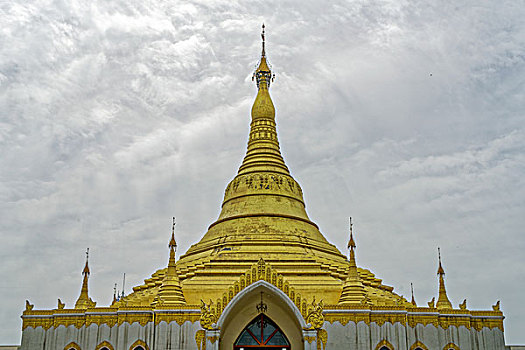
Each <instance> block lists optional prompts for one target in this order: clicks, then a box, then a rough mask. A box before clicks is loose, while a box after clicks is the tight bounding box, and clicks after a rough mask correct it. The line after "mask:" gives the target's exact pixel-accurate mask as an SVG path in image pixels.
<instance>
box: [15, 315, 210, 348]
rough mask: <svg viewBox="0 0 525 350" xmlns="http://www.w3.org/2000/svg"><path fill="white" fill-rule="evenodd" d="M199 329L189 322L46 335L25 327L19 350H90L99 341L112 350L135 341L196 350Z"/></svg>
mask: <svg viewBox="0 0 525 350" xmlns="http://www.w3.org/2000/svg"><path fill="white" fill-rule="evenodd" d="M199 329H201V328H200V325H199V322H194V323H192V322H189V321H186V322H185V323H184V324H182V325H179V324H177V323H176V322H171V323H169V324H167V323H166V322H160V323H159V324H158V325H157V326H156V327H153V323H151V322H150V323H148V324H146V325H145V326H141V325H140V324H138V323H133V324H131V325H130V324H128V323H123V324H122V325H120V326H117V325H115V326H113V327H109V326H107V325H105V324H103V325H100V326H98V325H96V324H91V325H90V326H89V327H81V328H80V329H77V328H75V327H74V326H69V327H67V328H66V327H64V326H59V327H57V328H56V329H55V328H50V329H48V330H47V331H44V329H43V328H42V327H37V328H36V329H33V328H31V327H28V328H26V329H24V331H23V332H22V345H21V347H20V350H62V349H64V347H65V346H66V345H68V344H70V343H71V342H75V343H76V344H78V345H79V346H80V348H81V349H82V350H84V349H86V350H88V349H89V350H94V349H95V348H96V347H97V345H99V344H100V343H102V342H103V341H107V342H109V343H110V344H111V345H112V346H113V348H114V349H115V350H128V349H129V348H130V347H131V345H133V344H134V343H135V342H136V341H137V340H142V341H144V342H146V344H148V346H149V348H150V350H166V349H173V350H175V349H176V350H197V344H196V343H195V333H196V332H197V330H199ZM170 344H171V345H170Z"/></svg>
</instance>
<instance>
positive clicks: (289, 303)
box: [217, 280, 306, 329]
mask: <svg viewBox="0 0 525 350" xmlns="http://www.w3.org/2000/svg"><path fill="white" fill-rule="evenodd" d="M258 287H264V288H266V289H267V290H269V291H270V292H272V294H274V295H276V296H278V297H279V298H280V299H281V300H282V301H284V303H285V304H286V305H287V306H288V307H289V308H290V310H291V311H292V312H293V314H294V316H295V317H296V318H297V321H299V324H300V325H301V328H306V321H305V319H304V317H303V315H302V314H301V311H300V310H299V308H298V307H297V305H295V304H294V303H293V302H292V300H291V299H290V298H289V297H288V295H286V294H285V293H284V292H283V291H282V290H281V289H279V288H277V287H276V286H274V285H273V284H271V283H268V282H266V281H265V280H259V281H257V282H255V283H253V284H251V285H249V286H248V287H246V288H244V289H243V290H241V291H240V292H239V293H238V294H237V295H235V297H233V299H232V300H231V301H230V302H229V303H228V304H227V305H226V308H224V310H223V311H222V313H221V316H220V317H219V320H218V321H217V327H218V328H219V329H221V328H222V326H223V324H224V321H225V320H226V319H227V318H228V315H229V314H230V313H231V312H232V310H233V309H234V308H235V305H236V304H238V303H239V302H240V301H241V300H242V299H243V297H244V296H246V295H248V294H250V293H251V292H252V291H253V290H255V289H257V288H258Z"/></svg>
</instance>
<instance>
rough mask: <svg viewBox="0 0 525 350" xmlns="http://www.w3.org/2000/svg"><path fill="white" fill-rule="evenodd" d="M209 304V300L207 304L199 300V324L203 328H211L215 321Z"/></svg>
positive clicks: (215, 318)
mask: <svg viewBox="0 0 525 350" xmlns="http://www.w3.org/2000/svg"><path fill="white" fill-rule="evenodd" d="M211 304H212V302H211V300H210V304H209V305H206V303H205V302H204V301H203V300H201V318H200V324H201V327H202V328H204V329H212V325H213V324H214V323H215V322H217V317H216V315H215V313H214V312H213V310H212V308H211Z"/></svg>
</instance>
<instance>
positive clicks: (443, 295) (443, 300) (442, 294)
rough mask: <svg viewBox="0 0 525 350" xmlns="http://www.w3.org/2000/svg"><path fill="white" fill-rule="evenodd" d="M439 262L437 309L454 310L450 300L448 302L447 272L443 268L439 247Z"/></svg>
mask: <svg viewBox="0 0 525 350" xmlns="http://www.w3.org/2000/svg"><path fill="white" fill-rule="evenodd" d="M438 260H439V267H438V271H437V274H438V276H439V296H438V300H437V303H436V307H437V308H438V309H452V303H451V302H450V300H448V296H447V290H446V289H445V278H444V276H445V270H444V269H443V266H442V265H441V251H440V249H439V247H438Z"/></svg>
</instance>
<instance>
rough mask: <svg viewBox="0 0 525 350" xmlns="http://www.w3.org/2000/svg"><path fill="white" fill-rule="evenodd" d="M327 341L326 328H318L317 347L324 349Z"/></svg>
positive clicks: (319, 349) (320, 349)
mask: <svg viewBox="0 0 525 350" xmlns="http://www.w3.org/2000/svg"><path fill="white" fill-rule="evenodd" d="M327 342H328V332H326V330H324V329H318V330H317V349H318V350H326V343H327ZM321 345H322V347H321Z"/></svg>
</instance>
